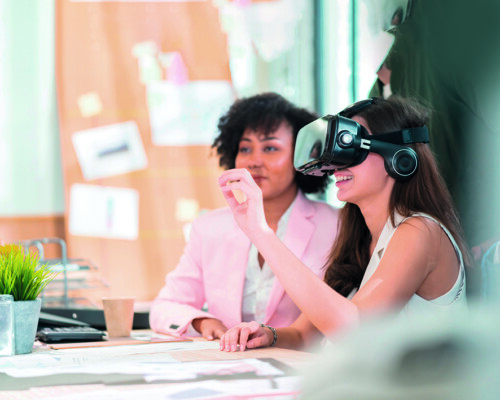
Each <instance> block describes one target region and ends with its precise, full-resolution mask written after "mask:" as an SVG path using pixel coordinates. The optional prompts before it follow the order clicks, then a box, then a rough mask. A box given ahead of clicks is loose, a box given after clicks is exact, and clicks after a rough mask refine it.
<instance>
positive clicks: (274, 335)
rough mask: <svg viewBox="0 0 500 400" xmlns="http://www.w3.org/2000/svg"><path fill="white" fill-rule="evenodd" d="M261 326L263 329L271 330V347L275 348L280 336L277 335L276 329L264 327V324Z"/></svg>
mask: <svg viewBox="0 0 500 400" xmlns="http://www.w3.org/2000/svg"><path fill="white" fill-rule="evenodd" d="M260 326H261V327H262V328H269V329H271V332H272V333H273V342H272V343H271V345H270V346H269V347H274V345H275V344H276V341H277V340H278V334H277V333H276V329H274V328H273V327H272V326H269V325H264V324H260Z"/></svg>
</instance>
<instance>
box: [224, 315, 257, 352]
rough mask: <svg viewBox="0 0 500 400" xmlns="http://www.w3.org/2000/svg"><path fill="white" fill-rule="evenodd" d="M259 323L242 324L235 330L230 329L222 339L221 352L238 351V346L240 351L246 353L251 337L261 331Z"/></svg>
mask: <svg viewBox="0 0 500 400" xmlns="http://www.w3.org/2000/svg"><path fill="white" fill-rule="evenodd" d="M259 327H260V326H259V324H258V323H257V322H250V323H245V322H244V323H241V324H239V325H237V326H235V327H234V328H231V329H229V330H228V331H227V332H226V333H224V335H222V337H221V338H220V342H219V348H220V350H221V351H236V350H237V349H238V345H239V347H240V351H244V350H245V348H246V347H247V342H248V338H249V337H251V336H252V335H253V334H254V333H255V332H256V331H258V329H259Z"/></svg>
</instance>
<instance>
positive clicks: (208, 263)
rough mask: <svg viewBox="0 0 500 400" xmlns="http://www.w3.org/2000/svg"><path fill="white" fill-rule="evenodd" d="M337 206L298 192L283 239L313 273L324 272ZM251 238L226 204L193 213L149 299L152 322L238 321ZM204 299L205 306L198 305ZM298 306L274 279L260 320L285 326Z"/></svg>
mask: <svg viewBox="0 0 500 400" xmlns="http://www.w3.org/2000/svg"><path fill="white" fill-rule="evenodd" d="M337 214H338V211H337V210H336V209H334V208H332V207H331V206H330V205H328V204H326V203H323V202H317V201H311V200H309V199H307V198H306V197H305V196H304V195H303V194H302V193H300V192H299V194H298V196H297V199H296V201H295V204H294V207H293V209H292V211H291V213H290V219H289V221H288V225H287V230H286V233H285V236H284V237H283V242H284V243H285V244H286V245H287V246H288V247H289V248H290V249H291V250H292V251H293V253H294V254H295V255H296V256H297V257H298V258H300V259H301V260H302V262H304V264H306V265H307V266H308V267H309V268H310V269H311V270H312V271H313V272H314V273H315V274H316V275H318V276H320V277H323V274H324V269H323V265H324V264H325V261H326V258H327V256H328V254H329V250H330V248H331V246H332V243H333V241H334V239H335V236H336V233H337ZM249 250H250V240H249V239H248V238H247V236H246V235H245V234H244V233H243V232H242V231H241V230H240V229H239V227H238V226H237V225H236V222H235V221H234V219H233V216H232V214H231V211H230V210H229V208H220V209H217V210H213V211H210V212H208V213H206V214H204V215H202V216H200V217H199V218H197V219H196V220H195V221H194V222H193V224H192V227H191V234H190V239H189V241H188V243H187V244H186V247H185V249H184V254H183V255H182V257H181V259H180V262H179V264H178V265H177V267H176V268H175V270H173V271H172V272H170V273H169V274H167V277H166V284H165V286H164V287H163V288H162V289H161V291H160V293H159V295H158V297H157V298H156V299H155V301H154V302H153V304H152V307H151V311H150V325H151V328H152V329H153V330H155V331H157V332H165V333H169V334H176V335H181V334H184V333H185V332H186V330H187V329H188V328H189V326H190V324H191V321H192V320H193V319H195V318H200V317H209V318H217V319H219V320H221V321H222V322H223V323H224V325H226V326H227V327H228V328H231V327H232V326H234V325H236V324H238V323H240V322H242V321H241V309H242V297H243V285H244V281H245V270H246V267H247V262H248V253H249ZM204 305H206V306H207V308H208V312H205V311H202V310H201V309H202V307H203V306H204ZM299 314H300V310H299V309H298V308H297V306H296V305H295V304H294V303H293V302H292V300H291V299H290V297H288V295H287V294H286V293H285V291H284V289H283V287H282V286H281V284H280V283H279V282H278V280H277V279H276V280H275V282H274V285H273V287H272V290H271V295H270V298H269V303H268V305H267V309H266V318H265V320H264V321H258V322H262V323H265V324H269V325H271V326H274V327H284V326H289V325H290V324H291V323H292V322H294V321H295V319H296V318H297V317H298V316H299Z"/></svg>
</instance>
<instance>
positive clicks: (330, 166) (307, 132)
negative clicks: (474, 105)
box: [294, 113, 429, 181]
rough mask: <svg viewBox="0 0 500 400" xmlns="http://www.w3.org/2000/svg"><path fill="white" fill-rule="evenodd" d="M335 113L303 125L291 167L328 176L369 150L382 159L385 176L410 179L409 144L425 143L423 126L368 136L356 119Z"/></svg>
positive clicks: (413, 164) (413, 161)
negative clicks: (386, 174)
mask: <svg viewBox="0 0 500 400" xmlns="http://www.w3.org/2000/svg"><path fill="white" fill-rule="evenodd" d="M341 114H342V113H339V114H337V115H333V116H332V115H326V116H324V117H322V118H319V119H317V120H316V121H313V122H311V123H310V124H308V125H306V126H304V127H303V128H302V129H301V130H300V131H299V133H298V136H297V140H296V143H295V155H294V166H295V169H296V170H297V171H300V172H302V173H304V174H306V175H318V176H322V175H325V174H328V175H331V174H332V173H333V172H334V171H335V170H338V169H343V168H349V167H353V166H355V165H359V164H361V163H362V162H363V161H364V160H365V159H366V157H367V156H368V153H369V152H373V153H377V154H379V155H381V156H382V157H383V158H384V165H385V169H386V171H387V173H388V174H389V176H391V177H392V178H394V179H395V180H397V181H406V180H408V179H410V178H411V177H412V176H413V175H414V174H415V171H416V170H417V167H418V157H417V153H415V151H414V150H413V149H412V148H410V147H407V146H406V145H407V144H410V143H428V142H429V133H428V131H427V127H425V126H422V127H419V128H408V129H402V130H400V131H395V132H389V133H383V134H380V135H370V134H369V133H368V130H367V129H366V128H365V127H364V126H362V125H360V124H358V123H357V122H356V121H354V120H352V119H350V118H346V117H344V116H342V115H341Z"/></svg>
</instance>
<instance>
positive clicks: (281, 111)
mask: <svg viewBox="0 0 500 400" xmlns="http://www.w3.org/2000/svg"><path fill="white" fill-rule="evenodd" d="M317 118H318V115H316V114H315V113H313V112H311V111H308V110H306V109H305V108H299V107H297V106H295V105H294V104H292V103H291V102H289V101H288V100H286V99H285V98H284V97H282V96H281V95H279V94H277V93H271V92H270V93H261V94H257V95H255V96H251V97H246V98H241V99H238V100H236V101H235V102H234V103H233V104H232V105H231V107H230V108H229V110H228V111H227V112H226V113H225V114H224V115H222V116H221V117H220V119H219V123H218V125H217V128H218V129H219V132H220V133H219V136H217V137H216V138H215V140H214V142H213V144H212V148H215V149H217V155H218V156H219V165H220V166H221V167H222V168H224V169H231V168H234V167H235V160H236V156H237V154H238V148H239V144H240V139H241V137H242V136H243V133H244V132H245V129H251V130H254V131H256V130H260V131H263V132H264V134H265V135H269V134H271V133H272V132H274V131H275V130H276V129H278V128H279V126H280V125H281V123H282V122H283V121H287V122H288V123H289V124H290V125H291V126H292V131H293V137H294V145H295V140H296V139H297V134H298V133H299V130H300V128H302V127H303V126H305V125H307V124H309V123H310V122H312V121H314V120H316V119H317ZM330 181H331V179H330V178H329V177H328V176H321V177H318V176H311V175H304V174H302V173H300V172H295V182H296V184H297V187H298V188H299V189H300V190H302V192H304V193H317V192H321V193H322V192H324V191H325V189H326V187H327V186H328V184H329V183H330Z"/></svg>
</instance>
